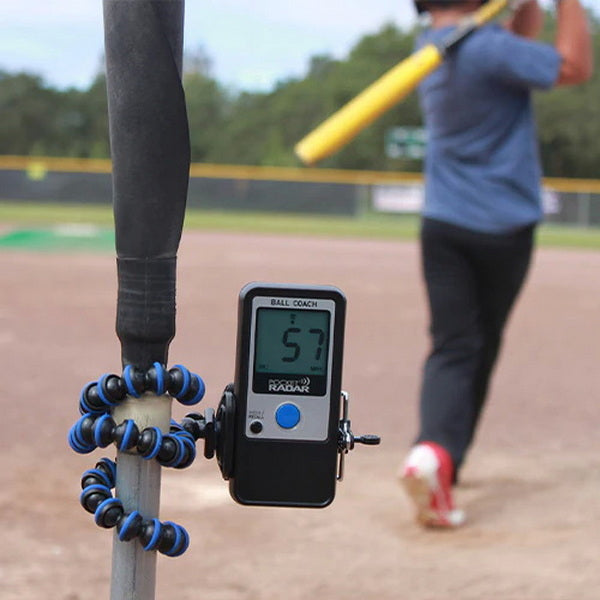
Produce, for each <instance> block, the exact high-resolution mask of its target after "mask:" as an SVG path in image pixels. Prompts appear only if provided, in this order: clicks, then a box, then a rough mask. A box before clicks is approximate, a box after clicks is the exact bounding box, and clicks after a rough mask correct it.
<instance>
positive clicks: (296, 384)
mask: <svg viewBox="0 0 600 600" xmlns="http://www.w3.org/2000/svg"><path fill="white" fill-rule="evenodd" d="M269 392H276V393H280V392H285V393H287V394H309V393H310V377H302V378H300V379H269Z"/></svg>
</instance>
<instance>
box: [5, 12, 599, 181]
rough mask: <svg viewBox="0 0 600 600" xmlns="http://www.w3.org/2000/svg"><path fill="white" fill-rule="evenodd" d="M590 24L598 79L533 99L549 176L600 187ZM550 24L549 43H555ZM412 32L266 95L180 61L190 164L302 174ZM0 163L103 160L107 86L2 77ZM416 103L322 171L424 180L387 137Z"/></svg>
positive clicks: (323, 64)
mask: <svg viewBox="0 0 600 600" xmlns="http://www.w3.org/2000/svg"><path fill="white" fill-rule="evenodd" d="M591 18H592V27H593V31H594V44H595V53H596V65H597V73H596V74H595V76H594V78H593V79H592V81H590V82H589V83H587V84H585V85H582V86H577V87H574V88H562V89H558V90H554V91H552V92H551V93H539V94H536V95H535V104H536V111H537V118H538V125H539V139H540V149H541V153H542V160H543V163H544V169H545V174H546V175H547V176H555V177H590V178H598V177H600V144H598V139H600V102H599V101H598V99H599V98H600V72H598V71H599V70H600V22H599V21H598V19H597V18H594V17H591ZM555 29H556V23H555V22H554V20H553V18H552V17H551V16H550V15H548V18H547V20H546V31H545V34H544V35H545V36H546V38H547V39H549V40H551V39H553V37H554V31H555ZM415 34H416V31H404V30H400V29H398V28H397V27H396V26H394V25H391V24H389V25H385V26H384V27H382V28H381V29H380V30H379V31H377V32H375V33H373V34H370V35H367V36H365V37H363V38H362V39H360V40H359V41H358V42H357V44H356V45H355V46H354V48H352V50H351V52H350V53H349V55H348V57H347V58H346V59H344V60H336V59H333V58H332V57H330V56H326V55H322V56H313V57H312V58H311V59H310V62H309V69H308V73H307V75H306V76H305V77H304V78H302V79H298V78H295V79H288V80H284V81H280V82H279V83H278V84H277V85H276V86H275V88H274V89H273V90H272V91H270V92H268V93H258V92H253V93H251V92H233V91H231V90H228V89H226V88H224V87H223V86H222V85H221V84H220V83H219V82H218V81H216V80H215V79H214V78H213V77H212V76H211V74H210V59H209V58H208V57H207V55H206V53H205V52H204V51H202V50H199V51H198V52H196V53H194V54H192V55H187V56H186V57H185V60H184V66H185V72H184V87H185V92H186V100H187V109H188V118H189V123H190V136H191V147H192V160H193V161H195V162H214V163H229V164H247V165H275V166H298V165H299V162H298V160H297V158H296V157H295V156H294V152H293V148H294V145H295V144H296V143H297V142H298V141H299V140H300V139H301V138H302V137H303V136H304V135H306V134H307V133H308V132H309V131H311V130H312V129H313V127H315V126H316V125H318V124H319V123H320V122H322V121H323V120H324V119H325V118H327V117H328V116H329V115H330V114H332V113H333V112H334V111H335V110H337V109H338V108H340V107H341V106H342V105H344V104H345V103H346V102H348V101H349V100H351V99H352V98H353V97H354V96H355V95H356V94H358V93H359V92H360V91H361V90H363V89H364V88H365V87H366V86H368V85H369V84H370V83H372V82H373V81H375V79H377V78H378V77H379V76H380V75H382V74H383V73H384V72H386V71H387V70H388V69H389V68H391V67H392V66H393V65H395V64H396V63H397V62H399V61H400V60H402V59H403V58H405V57H406V56H408V55H409V54H410V53H411V52H412V48H413V43H414V37H415ZM0 114H1V115H2V119H1V120H0V154H18V155H30V154H46V155H51V156H73V157H83V158H86V157H107V156H108V155H109V143H108V125H107V106H106V89H105V80H104V76H103V75H102V74H99V75H98V76H97V78H96V79H95V80H94V82H93V84H92V85H91V86H90V87H89V88H88V89H87V90H75V89H68V90H56V89H53V88H51V87H49V86H47V85H46V84H45V83H44V82H43V81H42V80H41V79H40V78H39V77H36V76H34V75H31V74H27V73H12V74H11V73H7V72H3V71H0ZM420 124H421V116H420V112H419V107H418V102H417V95H416V94H412V95H411V96H409V97H408V98H406V99H405V100H404V101H403V102H402V103H400V104H399V105H398V106H396V107H394V108H393V109H391V110H389V111H388V112H387V113H385V114H384V115H382V116H381V117H380V118H379V119H378V120H377V121H376V122H374V123H373V124H372V125H371V126H369V127H368V128H367V129H365V130H364V131H363V132H362V133H361V134H360V135H358V136H357V137H356V138H355V139H354V140H353V141H352V142H351V143H350V144H348V145H347V146H346V147H345V148H343V149H342V150H341V151H339V152H338V153H336V154H335V155H334V156H332V157H330V158H329V159H327V160H325V161H323V163H322V164H321V165H320V166H323V167H332V168H346V169H376V170H401V171H418V170H420V169H421V163H420V161H419V160H413V159H406V158H401V159H398V158H389V157H387V156H386V154H385V150H384V138H385V132H386V131H387V130H388V129H390V128H391V127H397V126H419V125H420Z"/></svg>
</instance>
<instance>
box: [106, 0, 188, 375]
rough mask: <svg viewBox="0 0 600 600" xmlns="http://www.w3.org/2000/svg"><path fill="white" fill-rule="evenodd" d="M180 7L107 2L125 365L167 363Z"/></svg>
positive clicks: (184, 164)
mask: <svg viewBox="0 0 600 600" xmlns="http://www.w3.org/2000/svg"><path fill="white" fill-rule="evenodd" d="M183 15H184V2H183V0H168V1H165V0H152V1H149V0H104V35H105V51H106V74H107V92H108V107H109V123H110V142H111V155H112V161H113V208H114V216H115V237H116V249H117V265H118V269H117V273H118V279H119V292H118V301H117V335H118V336H119V339H120V340H121V346H122V361H123V364H124V365H125V364H133V365H135V366H139V367H141V368H147V367H149V366H150V365H151V364H152V363H153V362H155V361H158V362H162V363H166V361H167V353H168V347H169V344H170V341H171V340H172V338H173V336H174V335H175V283H176V257H177V250H178V247H179V241H180V239H181V231H182V228H183V219H184V215H185V205H186V197H187V190H188V177H189V165H190V143H189V131H188V122H187V113H186V107H185V97H184V93H183V86H182V83H181V68H182V54H183Z"/></svg>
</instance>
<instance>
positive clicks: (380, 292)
mask: <svg viewBox="0 0 600 600" xmlns="http://www.w3.org/2000/svg"><path fill="white" fill-rule="evenodd" d="M179 256H180V261H179V283H178V317H177V324H178V333H177V337H176V339H175V341H174V342H173V344H172V346H171V352H170V360H169V363H170V364H173V363H183V364H185V365H187V366H189V367H190V368H191V369H192V370H194V371H196V372H198V373H200V374H201V375H202V376H203V378H204V379H205V381H206V385H207V390H208V392H207V397H206V400H205V401H204V402H205V404H206V405H209V406H216V404H217V402H218V399H219V397H220V393H221V390H222V388H223V387H224V385H225V384H226V383H228V382H229V381H230V380H231V378H232V372H233V359H234V344H235V319H236V302H237V294H238V291H239V289H240V288H241V286H242V285H243V284H244V283H246V282H248V281H251V280H270V281H286V282H290V281H294V282H304V283H313V282H315V283H333V284H336V285H338V286H339V287H341V288H342V289H343V290H344V291H345V293H346V295H347V297H348V321H347V329H346V338H347V342H346V355H345V369H344V387H345V389H347V390H348V391H349V392H350V397H351V415H350V416H351V418H352V424H353V428H354V430H355V432H356V433H379V434H381V435H382V437H383V443H382V445H381V446H379V447H377V448H365V447H359V448H357V449H356V450H355V451H354V453H353V454H351V455H350V457H349V460H348V463H347V473H346V480H345V481H344V482H343V483H342V484H340V485H339V486H338V496H337V499H336V501H335V502H334V504H333V505H332V506H331V507H329V508H327V509H325V510H320V511H315V510H293V509H263V508H245V507H241V506H238V505H236V504H234V503H233V501H230V500H229V497H228V493H227V490H226V484H225V483H224V482H223V481H222V480H221V478H220V474H219V472H218V469H217V466H216V463H215V462H214V461H211V462H209V461H206V460H204V459H202V458H199V459H198V460H197V461H196V463H195V464H194V465H192V467H190V468H189V469H187V470H185V471H177V472H173V471H171V470H164V474H163V497H162V506H161V518H162V519H169V520H174V521H177V522H179V523H181V524H183V525H184V526H185V527H186V528H187V529H188V531H189V533H190V535H191V538H192V543H191V546H190V549H189V550H188V552H187V553H186V554H185V555H184V556H182V557H181V558H178V559H169V558H163V557H160V558H159V567H158V583H157V598H159V599H161V600H170V599H173V600H175V599H176V600H188V599H189V600H192V599H197V598H206V599H209V600H275V599H279V598H285V599H286V600H306V599H307V598H320V599H323V600H359V599H360V600H365V599H369V600H370V599H373V600H388V599H389V600H392V599H393V600H398V599H402V598H406V599H410V600H470V599H477V600H487V599H491V598H495V599H500V600H597V599H598V598H600V591H599V589H600V568H599V563H600V436H599V434H598V431H599V429H600V427H599V426H600V392H599V391H598V387H599V386H598V383H599V381H600V379H599V377H600V376H599V375H598V373H599V369H598V363H599V359H600V342H599V339H600V306H599V305H600V300H599V299H600V253H593V252H579V251H556V250H539V251H538V253H537V256H536V260H535V264H534V266H533V269H532V272H531V275H530V278H529V281H528V283H527V285H526V288H525V291H524V294H523V295H522V297H521V299H520V301H519V303H518V306H517V309H516V311H515V313H514V315H513V318H512V320H511V322H510V324H509V328H508V332H507V336H506V340H505V346H504V352H503V354H502V357H501V362H500V366H499V370H498V372H497V374H496V377H495V379H494V382H493V387H492V395H491V398H490V402H489V405H488V409H487V412H486V413H485V415H484V422H483V425H482V428H481V429H480V432H479V437H478V440H477V444H476V446H475V448H474V449H473V451H472V452H471V454H470V457H469V460H468V463H467V465H466V468H465V471H464V481H463V482H462V484H461V486H460V488H459V489H458V492H457V494H458V502H459V504H461V505H463V506H464V507H465V508H466V510H467V513H468V517H469V522H468V525H467V526H466V527H465V528H464V529H462V530H460V531H456V532H431V531H422V530H420V529H419V528H418V527H417V526H416V525H415V524H414V523H413V521H412V515H411V511H410V507H409V505H408V503H407V501H406V499H405V497H404V495H403V493H402V491H401V490H400V489H399V487H398V486H397V484H396V481H395V472H396V469H397V466H398V463H399V461H400V459H401V457H402V455H403V454H404V452H405V450H406V448H407V447H408V445H409V444H410V442H411V438H412V436H413V434H414V431H415V424H416V396H417V391H418V385H419V372H420V368H421V363H422V360H423V357H424V355H425V352H426V350H427V339H426V336H425V332H426V313H425V307H424V296H423V290H422V287H421V280H420V276H419V270H418V253H417V248H416V245H415V244H413V243H394V242H374V241H356V240H353V241H351V240H325V239H300V238H294V237H285V238H283V237H277V236H251V235H233V234H232V235H221V234H212V233H210V234H209V233H196V232H191V233H187V234H185V235H184V238H183V240H182V244H181V249H180V253H179ZM0 269H1V272H2V287H1V289H0V324H1V325H0V348H1V351H2V365H3V377H2V378H1V379H0V388H1V391H2V393H1V394H0V407H1V414H2V425H3V427H2V435H1V438H0V440H1V441H0V447H1V448H2V454H1V456H2V461H3V462H2V469H1V470H0V532H1V539H2V543H0V599H1V600H34V599H35V600H39V599H53V600H92V599H94V600H96V599H99V598H108V596H109V578H110V552H111V543H112V533H111V532H107V531H103V530H100V529H99V528H98V527H96V526H95V525H94V524H93V519H92V517H91V515H89V514H87V513H85V512H84V511H83V510H82V509H81V507H80V506H79V503H78V495H79V478H80V475H81V473H82V471H84V470H85V469H87V468H90V467H91V466H93V464H94V463H95V462H96V460H98V459H99V458H100V457H101V456H104V455H108V456H111V457H112V456H113V455H114V452H113V450H112V449H107V450H108V451H104V453H103V452H102V451H100V450H97V451H96V452H94V453H93V454H91V455H87V456H78V455H76V454H75V453H73V452H72V451H71V450H70V449H69V448H68V446H67V442H66V434H67V431H68V429H69V427H70V426H71V425H72V423H73V422H74V421H75V420H76V419H77V416H78V414H77V401H78V396H79V391H80V388H81V387H82V386H83V385H84V384H85V383H86V382H88V381H90V380H92V379H96V378H97V377H99V376H100V375H101V374H102V373H104V372H108V371H116V372H119V371H120V363H119V358H120V351H119V346H118V343H117V339H116V336H115V334H114V320H115V298H116V271H115V266H114V258H113V256H112V255H109V254H89V253H87V254H75V253H71V254H57V253H53V254H42V253H39V252H35V253H34V252H26V251H13V250H3V251H2V252H0ZM185 412H186V411H185V409H183V408H182V407H180V406H175V407H174V416H175V417H178V418H179V417H181V416H182V415H183V414H185Z"/></svg>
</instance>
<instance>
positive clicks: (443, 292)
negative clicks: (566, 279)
mask: <svg viewBox="0 0 600 600" xmlns="http://www.w3.org/2000/svg"><path fill="white" fill-rule="evenodd" d="M533 233H534V227H533V226H531V227H526V228H524V229H520V230H518V231H516V232H514V233H510V234H502V235H496V234H485V233H479V232H475V231H471V230H468V229H464V228H462V227H456V226H454V225H450V224H448V223H443V222H441V221H436V220H433V219H424V220H423V223H422V227H421V251H422V265H423V274H424V277H425V282H426V286H427V294H428V299H429V308H430V316H431V326H430V332H431V338H432V349H431V353H430V354H429V356H428V358H427V361H426V363H425V368H424V373H423V385H422V390H421V403H420V433H419V436H418V439H417V441H418V442H419V441H432V442H436V443H438V444H440V445H441V446H443V447H444V448H446V449H447V450H448V452H449V453H450V455H451V457H452V459H453V461H454V465H455V471H456V472H455V478H456V474H457V473H458V470H459V469H460V466H461V465H462V463H463V460H464V457H465V454H466V452H467V449H468V448H469V446H470V444H471V442H472V441H473V436H474V434H475V430H476V427H477V423H478V421H479V418H480V415H481V410H482V408H483V405H484V401H485V398H486V394H487V390H488V384H489V381H490V375H491V373H492V370H493V367H494V363H495V362H496V358H497V356H498V351H499V349H500V344H501V339H502V331H503V329H504V325H505V323H506V320H507V317H508V315H509V312H510V310H511V307H512V306H513V304H514V302H515V299H516V297H517V295H518V293H519V290H520V289H521V287H522V285H523V282H524V280H525V275H526V274H527V270H528V267H529V263H530V259H531V253H532V247H533Z"/></svg>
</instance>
